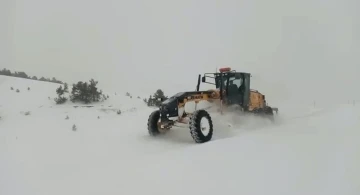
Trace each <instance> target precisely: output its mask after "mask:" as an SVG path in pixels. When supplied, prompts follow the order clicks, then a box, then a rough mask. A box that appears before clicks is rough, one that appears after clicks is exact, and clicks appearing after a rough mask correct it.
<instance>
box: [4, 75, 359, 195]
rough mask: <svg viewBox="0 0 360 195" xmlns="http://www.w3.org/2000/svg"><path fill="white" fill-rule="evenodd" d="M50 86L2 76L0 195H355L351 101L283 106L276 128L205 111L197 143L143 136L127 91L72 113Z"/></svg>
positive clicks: (138, 103) (182, 132)
mask: <svg viewBox="0 0 360 195" xmlns="http://www.w3.org/2000/svg"><path fill="white" fill-rule="evenodd" d="M58 86H59V85H58V84H52V83H46V82H39V81H32V80H24V79H19V78H12V77H4V76H0V94H1V95H0V117H1V119H0V194H1V195H24V194H26V195H42V194H43V195H49V194H51V195H64V194H66V195H72V194H73V195H82V194H84V195H90V194H94V195H95V194H96V195H98V194H106V195H111V194H158V195H159V194H187V195H189V194H216V195H218V194H247V195H249V194H256V195H258V194H259V195H260V194H261V195H263V194H266V195H270V194H274V195H280V194H284V195H285V194H286V195H289V194H299V195H300V194H326V195H332V194H333V195H338V194H346V195H352V194H354V195H355V194H360V169H359V164H360V142H359V141H358V139H359V136H360V133H359V129H360V111H359V106H358V105H353V104H338V105H331V106H327V107H324V108H322V107H316V108H314V107H313V106H312V105H308V107H305V106H294V105H292V106H291V107H290V106H287V107H286V106H284V105H282V107H280V112H279V115H278V120H277V122H276V124H270V123H269V122H268V121H266V120H262V119H259V118H253V117H246V118H243V117H242V118H240V119H239V118H236V117H234V116H228V115H224V116H220V115H219V114H218V113H211V114H212V117H213V120H214V123H215V132H214V138H213V140H212V141H210V142H208V143H205V144H195V143H194V142H193V140H192V138H191V136H190V133H189V130H188V128H174V129H173V130H171V131H170V132H168V133H167V134H166V135H162V136H159V137H155V138H154V137H150V136H149V135H148V133H147V129H146V123H147V117H148V115H149V114H150V113H151V111H152V110H153V109H152V108H148V107H147V106H146V105H145V104H144V102H143V100H142V98H141V99H137V98H136V95H135V94H134V97H133V98H129V97H126V96H125V92H117V95H115V92H109V93H108V92H105V93H106V94H109V95H110V98H109V99H108V100H107V101H105V102H100V103H97V104H96V105H94V107H92V108H87V107H77V108H75V107H74V104H72V103H67V104H65V105H56V104H55V103H54V101H53V100H52V98H54V97H56V93H55V90H56V88H57V87H58ZM10 87H13V88H14V90H13V91H12V90H10ZM28 87H30V91H28V90H27V88H28ZM16 89H19V90H20V92H19V93H16V92H15V90H16ZM49 97H50V98H51V99H50V100H49V99H48V98H49ZM119 109H120V110H122V112H123V113H122V114H121V115H118V114H117V113H116V111H117V110H119ZM28 111H30V115H25V114H24V113H25V112H28ZM66 116H69V119H68V120H65V118H66ZM98 117H100V118H98ZM222 120H225V121H226V122H221V121H222ZM228 123H230V124H232V126H230V127H229V126H228V125H227V124H228ZM74 124H75V125H76V126H77V130H76V131H73V130H72V126H73V125H74Z"/></svg>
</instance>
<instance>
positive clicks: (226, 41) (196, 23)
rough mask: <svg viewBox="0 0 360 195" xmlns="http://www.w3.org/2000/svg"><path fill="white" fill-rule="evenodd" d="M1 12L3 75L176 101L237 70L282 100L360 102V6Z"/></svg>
mask: <svg viewBox="0 0 360 195" xmlns="http://www.w3.org/2000/svg"><path fill="white" fill-rule="evenodd" d="M0 14H1V15H0V16H1V17H0V25H1V31H0V43H1V44H0V51H1V52H0V68H8V69H11V70H18V71H25V72H27V73H28V74H29V75H31V76H32V75H36V76H45V77H53V76H54V77H56V78H58V79H61V80H64V81H67V82H76V81H79V80H88V79H90V78H95V79H97V80H99V82H100V85H101V86H102V87H103V88H106V89H114V90H117V91H121V90H123V91H131V92H134V93H140V92H141V93H143V94H149V93H152V92H153V91H155V90H156V89H157V88H162V89H164V91H165V93H166V94H167V95H172V94H173V93H176V92H178V91H184V90H194V89H195V86H196V80H197V75H198V74H201V73H203V72H213V71H215V69H216V67H221V66H231V67H232V68H234V69H236V70H238V71H246V72H251V73H252V74H253V78H252V79H253V80H252V87H253V88H256V89H259V90H261V91H263V92H264V93H266V94H267V95H268V98H270V99H272V100H274V99H277V98H279V100H280V99H281V100H284V99H291V98H292V97H294V96H299V95H300V96H303V97H304V99H310V100H311V99H312V98H316V99H319V98H330V99H331V97H335V96H337V97H338V99H341V98H342V99H346V98H349V99H355V98H357V99H360V98H359V95H360V92H359V86H358V85H359V84H360V78H358V76H359V75H360V74H359V73H360V60H359V58H360V55H359V54H360V45H359V44H360V3H359V1H358V0H294V1H288V0H271V1H269V0H221V1H220V0H196V1H195V0H191V1H190V0H180V1H169V0H152V1H149V0H102V1H94V0H76V1H74V0H61V1H60V0H32V1H29V0H16V1H15V0H1V1H0ZM175 86H176V87H175ZM350 90H354V91H350ZM334 101H336V100H335V99H334Z"/></svg>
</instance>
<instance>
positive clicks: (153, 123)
mask: <svg viewBox="0 0 360 195" xmlns="http://www.w3.org/2000/svg"><path fill="white" fill-rule="evenodd" d="M159 119H160V111H159V110H155V111H153V112H152V113H151V114H150V116H149V119H148V123H147V126H148V132H149V134H150V135H151V136H156V135H158V134H160V131H159V128H158V121H159Z"/></svg>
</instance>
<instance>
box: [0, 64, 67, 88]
mask: <svg viewBox="0 0 360 195" xmlns="http://www.w3.org/2000/svg"><path fill="white" fill-rule="evenodd" d="M0 75H4V76H11V77H18V78H24V79H31V80H37V81H45V82H51V83H59V84H64V82H62V81H59V80H57V79H56V78H55V77H53V78H52V79H50V78H45V77H41V78H39V79H38V77H36V76H29V75H28V74H26V73H25V72H17V71H15V72H11V71H10V70H8V69H6V68H4V69H2V70H0Z"/></svg>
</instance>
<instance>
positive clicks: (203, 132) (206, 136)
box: [189, 110, 213, 143]
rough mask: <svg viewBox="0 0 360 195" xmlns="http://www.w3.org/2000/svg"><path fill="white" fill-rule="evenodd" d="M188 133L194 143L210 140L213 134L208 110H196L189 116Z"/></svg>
mask: <svg viewBox="0 0 360 195" xmlns="http://www.w3.org/2000/svg"><path fill="white" fill-rule="evenodd" d="M189 125H190V134H191V137H192V138H193V139H194V141H195V142H196V143H204V142H208V141H210V140H211V138H212V135H213V123H212V119H211V117H210V115H209V113H208V112H206V111H205V110H197V111H195V112H194V113H193V114H192V115H191V117H190V123H189Z"/></svg>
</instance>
